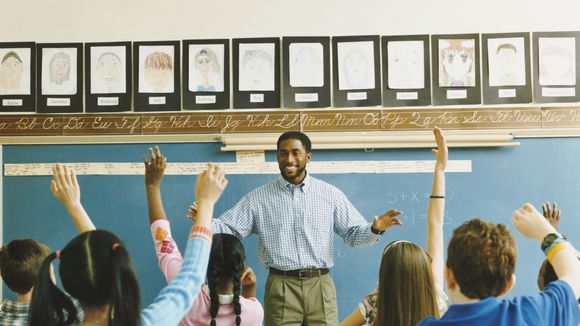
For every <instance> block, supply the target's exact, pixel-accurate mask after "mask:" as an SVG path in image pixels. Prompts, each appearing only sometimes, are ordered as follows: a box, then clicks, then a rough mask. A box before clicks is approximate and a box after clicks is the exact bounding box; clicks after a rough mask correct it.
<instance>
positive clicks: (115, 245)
mask: <svg viewBox="0 0 580 326" xmlns="http://www.w3.org/2000/svg"><path fill="white" fill-rule="evenodd" d="M120 246H121V245H120V244H118V243H116V242H115V243H113V250H116V249H117V248H119V247H120Z"/></svg>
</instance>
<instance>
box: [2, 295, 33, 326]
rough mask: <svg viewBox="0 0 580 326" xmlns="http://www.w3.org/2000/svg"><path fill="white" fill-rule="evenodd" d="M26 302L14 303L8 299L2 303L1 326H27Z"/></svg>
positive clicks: (27, 307)
mask: <svg viewBox="0 0 580 326" xmlns="http://www.w3.org/2000/svg"><path fill="white" fill-rule="evenodd" d="M29 308H30V304H29V303H28V302H16V301H12V300H8V299H4V301H2V306H0V325H1V326H26V325H28V310H29Z"/></svg>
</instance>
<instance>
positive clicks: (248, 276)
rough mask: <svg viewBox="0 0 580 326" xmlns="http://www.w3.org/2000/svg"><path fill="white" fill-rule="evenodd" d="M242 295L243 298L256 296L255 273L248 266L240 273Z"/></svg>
mask: <svg viewBox="0 0 580 326" xmlns="http://www.w3.org/2000/svg"><path fill="white" fill-rule="evenodd" d="M241 279H242V296H243V297H244V298H255V297H256V274H254V271H253V270H252V269H251V268H250V267H246V268H245V269H244V272H243V273H242V277H241Z"/></svg>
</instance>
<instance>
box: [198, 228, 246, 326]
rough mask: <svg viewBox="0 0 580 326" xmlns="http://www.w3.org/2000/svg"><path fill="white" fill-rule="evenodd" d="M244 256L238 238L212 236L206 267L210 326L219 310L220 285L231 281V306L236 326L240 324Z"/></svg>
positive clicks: (226, 235) (218, 234)
mask: <svg viewBox="0 0 580 326" xmlns="http://www.w3.org/2000/svg"><path fill="white" fill-rule="evenodd" d="M245 259H246V254H245V252H244V246H243V245H242V243H241V242H240V240H239V239H238V238H236V237H235V236H233V235H231V234H221V233H217V234H214V235H213V240H212V245H211V252H210V256H209V264H208V267H207V285H208V286H209V292H210V299H211V306H210V308H209V313H210V315H211V324H210V325H211V326H216V317H217V314H218V311H219V309H220V301H219V292H218V290H219V288H220V284H221V283H224V282H227V281H229V280H233V283H234V288H233V290H234V300H233V302H232V305H233V307H234V313H235V314H236V325H237V326H239V325H240V323H241V322H242V318H241V317H240V315H241V314H242V307H241V305H240V292H241V283H242V280H241V278H242V272H243V271H244V260H245Z"/></svg>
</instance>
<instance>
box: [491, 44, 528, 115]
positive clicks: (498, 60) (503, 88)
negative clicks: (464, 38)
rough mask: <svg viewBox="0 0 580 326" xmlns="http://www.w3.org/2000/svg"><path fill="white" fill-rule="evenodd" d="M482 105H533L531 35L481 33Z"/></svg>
mask: <svg viewBox="0 0 580 326" xmlns="http://www.w3.org/2000/svg"><path fill="white" fill-rule="evenodd" d="M481 43H482V53H483V78H482V79H483V82H482V88H483V103H485V104H506V103H530V102H531V101H532V83H531V81H532V76H531V71H530V51H529V49H530V33H501V34H482V35H481Z"/></svg>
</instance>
